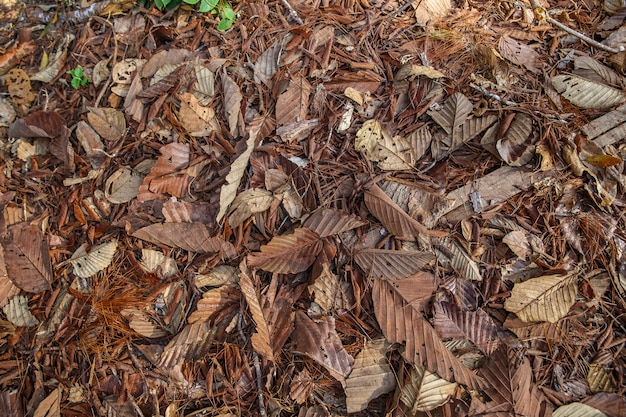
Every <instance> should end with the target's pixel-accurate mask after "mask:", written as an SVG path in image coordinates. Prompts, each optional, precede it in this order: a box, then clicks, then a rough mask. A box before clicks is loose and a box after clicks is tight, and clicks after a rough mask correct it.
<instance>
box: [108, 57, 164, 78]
mask: <svg viewBox="0 0 626 417" xmlns="http://www.w3.org/2000/svg"><path fill="white" fill-rule="evenodd" d="M157 55H158V54H157ZM153 58H154V56H153ZM145 63H146V60H145V59H136V58H126V59H124V60H122V61H120V62H118V63H116V64H115V65H114V66H113V70H112V71H111V76H112V78H113V82H114V83H116V84H125V85H130V83H131V82H132V81H133V77H134V76H135V72H136V71H137V70H138V69H141V68H142V67H143V66H144V64H145Z"/></svg>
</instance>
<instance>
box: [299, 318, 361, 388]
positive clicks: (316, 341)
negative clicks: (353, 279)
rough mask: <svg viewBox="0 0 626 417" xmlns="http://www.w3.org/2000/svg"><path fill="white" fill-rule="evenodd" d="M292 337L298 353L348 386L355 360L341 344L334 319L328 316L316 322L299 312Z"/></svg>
mask: <svg viewBox="0 0 626 417" xmlns="http://www.w3.org/2000/svg"><path fill="white" fill-rule="evenodd" d="M292 337H293V338H294V340H295V342H296V350H297V351H298V352H300V353H303V354H305V355H307V356H309V357H310V358H312V359H313V360H315V361H316V362H318V363H319V364H321V365H322V366H324V368H326V369H327V370H328V372H330V374H331V375H332V376H333V378H335V379H336V380H337V381H339V382H341V385H342V386H344V387H345V386H346V377H347V376H348V374H350V371H352V364H353V363H354V359H353V358H352V356H350V355H349V354H348V352H346V349H345V348H344V347H343V345H342V344H341V339H339V335H338V334H337V331H336V330H335V319H334V318H333V317H330V316H326V317H324V318H323V319H322V320H319V321H317V322H315V321H313V320H311V319H310V318H309V316H307V315H306V313H304V312H302V311H298V312H297V313H296V329H295V331H294V334H293V336H292Z"/></svg>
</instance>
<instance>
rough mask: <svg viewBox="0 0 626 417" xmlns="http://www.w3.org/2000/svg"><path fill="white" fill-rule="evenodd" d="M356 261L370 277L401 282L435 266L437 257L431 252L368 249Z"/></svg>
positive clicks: (360, 253) (358, 254)
mask: <svg viewBox="0 0 626 417" xmlns="http://www.w3.org/2000/svg"><path fill="white" fill-rule="evenodd" d="M354 260H355V261H356V263H357V264H358V265H359V266H360V267H361V269H362V270H363V271H364V272H365V273H366V274H367V276H368V277H372V278H382V279H386V280H400V279H403V278H406V277H409V276H411V275H415V274H416V273H418V272H419V271H420V270H422V269H424V268H426V267H428V266H431V265H433V264H434V263H435V256H434V255H433V254H432V253H431V252H415V251H397V250H385V249H366V250H362V251H360V252H359V253H357V254H356V256H355V257H354Z"/></svg>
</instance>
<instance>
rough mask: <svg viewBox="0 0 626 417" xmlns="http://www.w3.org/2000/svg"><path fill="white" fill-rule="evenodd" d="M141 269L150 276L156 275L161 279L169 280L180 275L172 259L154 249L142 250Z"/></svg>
mask: <svg viewBox="0 0 626 417" xmlns="http://www.w3.org/2000/svg"><path fill="white" fill-rule="evenodd" d="M140 265H141V267H142V268H143V270H144V271H146V272H148V273H150V274H156V275H158V276H159V277H160V278H169V277H171V276H172V275H176V274H178V266H177V265H176V261H175V260H174V259H172V258H169V257H166V256H165V255H164V254H163V252H159V251H156V250H152V249H142V250H141V262H140Z"/></svg>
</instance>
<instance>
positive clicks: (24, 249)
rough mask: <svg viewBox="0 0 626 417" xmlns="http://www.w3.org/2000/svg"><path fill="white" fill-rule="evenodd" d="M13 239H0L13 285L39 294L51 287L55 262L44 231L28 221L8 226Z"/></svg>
mask: <svg viewBox="0 0 626 417" xmlns="http://www.w3.org/2000/svg"><path fill="white" fill-rule="evenodd" d="M9 232H10V234H11V235H12V239H3V240H1V241H0V244H1V245H2V249H3V254H2V255H3V256H2V262H3V263H4V266H5V267H6V272H7V274H8V276H9V279H10V280H11V282H13V284H14V285H15V286H17V287H19V288H20V289H22V290H24V291H26V292H32V293H39V292H41V291H45V290H47V289H49V288H50V281H52V264H51V262H50V253H49V251H48V243H47V242H46V239H45V238H44V236H43V235H42V233H41V231H40V230H39V229H38V228H37V227H35V226H32V225H29V224H27V223H18V224H16V225H15V226H12V227H10V228H9Z"/></svg>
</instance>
